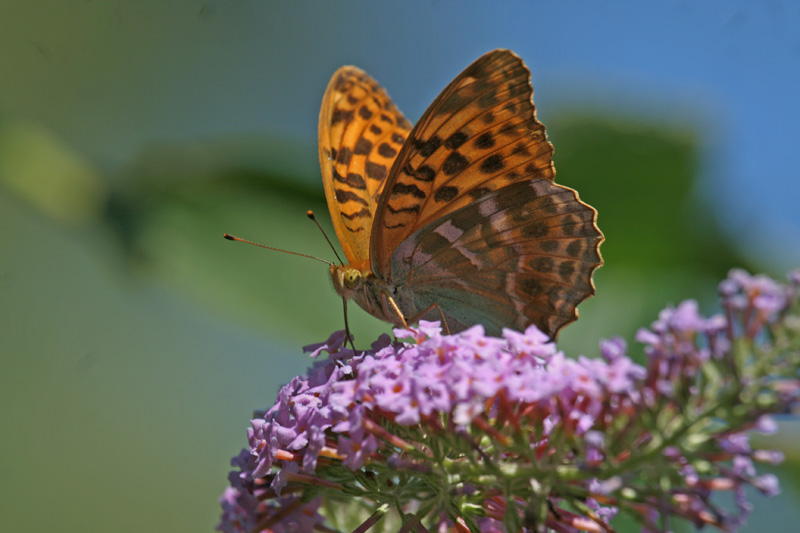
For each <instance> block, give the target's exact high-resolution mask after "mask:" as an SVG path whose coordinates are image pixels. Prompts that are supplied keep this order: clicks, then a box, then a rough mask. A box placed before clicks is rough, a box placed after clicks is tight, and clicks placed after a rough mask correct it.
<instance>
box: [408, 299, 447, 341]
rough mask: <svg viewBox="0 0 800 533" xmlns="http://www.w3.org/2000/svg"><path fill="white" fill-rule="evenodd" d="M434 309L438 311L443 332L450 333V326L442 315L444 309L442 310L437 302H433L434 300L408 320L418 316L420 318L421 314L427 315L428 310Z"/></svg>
mask: <svg viewBox="0 0 800 533" xmlns="http://www.w3.org/2000/svg"><path fill="white" fill-rule="evenodd" d="M434 309H436V310H437V311H439V317H440V318H441V319H442V327H444V332H445V333H446V334H447V335H450V327H449V326H448V325H447V319H446V318H445V317H444V311H442V308H441V307H439V304H438V303H435V302H434V303H432V304H431V305H429V306H428V308H427V309H425V310H424V311H421V312H419V313H417V314H416V315H414V316H413V317H411V320H409V322H416V321H418V320H419V319H420V318H422V317H423V316H425V315H427V314H428V313H429V312H430V311H433V310H434Z"/></svg>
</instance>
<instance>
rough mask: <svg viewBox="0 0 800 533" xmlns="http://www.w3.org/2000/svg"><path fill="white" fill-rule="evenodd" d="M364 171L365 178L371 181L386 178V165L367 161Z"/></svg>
mask: <svg viewBox="0 0 800 533" xmlns="http://www.w3.org/2000/svg"><path fill="white" fill-rule="evenodd" d="M364 170H365V171H366V173H367V177H368V178H370V179H373V180H382V179H383V178H385V177H386V165H379V164H378V163H373V162H372V161H367V163H366V165H365V167H364Z"/></svg>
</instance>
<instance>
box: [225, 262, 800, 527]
mask: <svg viewBox="0 0 800 533" xmlns="http://www.w3.org/2000/svg"><path fill="white" fill-rule="evenodd" d="M790 280H791V282H790V284H789V285H782V284H779V283H776V282H775V281H773V280H771V279H770V278H767V277H764V276H750V275H749V274H747V273H745V272H743V271H733V272H731V274H730V276H729V277H728V279H726V280H725V281H724V282H723V283H722V284H721V286H720V293H721V295H722V304H723V310H724V314H723V315H717V316H714V317H711V318H705V317H703V316H701V315H700V314H699V312H698V306H697V304H696V303H695V302H693V301H687V302H683V303H682V304H680V305H679V306H678V307H676V308H670V309H666V310H664V311H662V313H661V314H660V315H659V318H658V320H657V321H656V322H654V323H653V325H652V326H651V328H649V329H643V330H640V331H639V333H638V334H637V337H636V338H637V340H638V341H639V342H641V343H643V344H644V348H645V354H646V357H647V363H646V365H645V366H640V365H637V364H635V363H634V362H633V361H632V360H631V359H630V358H628V356H627V355H626V352H627V346H626V343H625V342H624V341H623V340H622V339H612V340H608V341H603V342H601V345H600V355H601V356H602V357H601V358H596V359H591V358H586V357H579V358H577V359H570V358H567V357H565V356H564V354H563V353H561V352H559V351H558V350H557V349H556V346H555V344H553V343H552V342H550V340H549V339H548V337H547V336H546V335H544V334H543V333H541V332H540V331H539V330H538V329H536V328H535V327H533V326H532V327H530V328H528V329H527V330H526V331H525V332H524V333H519V332H515V331H511V330H505V331H504V333H503V337H502V338H494V337H488V336H486V335H484V332H483V328H482V327H481V326H475V327H473V328H471V329H468V330H466V331H464V332H462V333H460V334H458V335H443V334H442V330H441V327H440V326H439V324H438V323H428V322H421V323H420V324H419V326H418V327H417V328H415V329H408V330H402V329H398V330H395V336H396V338H397V339H400V340H396V341H392V340H391V339H390V338H389V337H388V336H383V337H382V338H381V339H379V340H378V341H377V342H376V343H375V344H374V345H373V346H372V349H371V350H368V351H365V352H358V353H354V352H353V351H352V350H349V349H347V348H346V347H345V341H346V339H345V335H344V333H343V332H338V333H335V334H334V335H332V336H331V338H330V339H328V341H327V342H325V343H323V344H319V345H314V346H309V347H307V349H306V350H307V351H309V352H311V355H312V357H315V358H318V357H319V356H320V355H321V354H322V353H323V352H325V353H327V354H328V357H327V358H325V359H322V360H318V361H315V363H314V364H313V366H312V367H311V368H310V369H309V371H308V372H307V374H306V375H304V376H300V377H297V378H295V379H293V380H292V381H291V382H290V383H289V384H287V385H286V386H284V387H283V388H282V389H281V391H280V393H279V394H278V399H277V401H276V403H275V405H273V406H272V407H271V408H270V409H269V410H268V411H266V412H265V413H261V414H258V415H257V416H256V418H255V419H254V420H252V421H251V426H252V427H251V428H250V429H249V431H248V440H249V446H248V447H247V448H246V449H244V450H243V451H242V452H241V453H240V454H239V455H238V456H237V457H235V458H234V459H233V466H234V467H236V469H237V470H235V471H234V472H232V473H231V475H230V484H231V487H230V488H229V489H227V490H226V492H225V494H224V495H223V497H222V498H221V500H220V501H221V504H222V507H223V515H222V520H221V523H220V525H219V526H218V529H219V530H221V531H226V532H260V531H274V532H281V531H314V530H318V531H331V529H330V528H331V527H332V528H336V529H338V530H357V531H367V530H369V529H370V528H371V527H372V526H373V525H375V524H377V523H378V522H380V523H381V527H382V528H383V529H382V530H402V531H427V529H426V528H434V529H436V530H437V531H448V530H452V531H462V532H466V531H542V530H546V529H549V530H552V531H558V532H570V531H596V532H604V531H611V526H610V521H611V519H612V518H613V517H614V515H615V514H617V513H618V512H622V513H625V514H628V515H631V516H633V517H635V518H636V519H638V520H639V521H640V522H641V523H642V524H643V526H644V529H645V531H665V530H669V529H671V525H670V524H671V522H670V521H671V520H674V519H675V518H681V519H685V520H688V521H690V522H691V523H694V524H695V525H697V526H702V525H713V526H717V527H719V528H721V529H723V530H734V529H736V528H737V527H738V526H739V525H740V524H741V523H742V522H743V520H744V518H745V517H746V515H747V512H748V511H749V509H750V504H749V503H748V502H747V501H746V500H745V498H744V488H745V487H747V486H752V487H755V488H756V489H758V490H759V491H761V492H762V493H764V494H768V495H772V494H775V493H777V490H778V489H777V483H776V480H775V478H774V477H772V476H769V475H761V476H759V475H758V474H757V473H756V470H755V466H754V464H755V462H759V461H760V462H769V463H778V462H780V461H781V459H782V457H781V455H780V453H778V452H774V451H769V450H757V449H753V448H752V447H751V446H750V444H749V441H748V435H747V433H746V431H747V430H749V429H757V430H760V431H762V432H769V431H773V430H774V423H773V422H772V420H771V419H770V417H769V415H770V414H774V413H780V412H783V411H785V410H787V409H789V408H790V407H791V406H792V404H793V403H794V402H796V401H797V399H798V392H799V391H800V382H799V381H798V368H800V335H798V333H800V319H798V316H797V302H798V294H799V293H800V291H798V287H799V286H800V276H798V275H796V274H793V275H792V276H791V277H790ZM723 490H724V491H733V493H734V495H735V501H736V509H735V511H734V512H731V511H729V510H725V509H723V508H721V507H719V506H718V505H717V504H716V503H715V502H714V501H713V499H712V496H713V494H714V493H716V492H718V491H723Z"/></svg>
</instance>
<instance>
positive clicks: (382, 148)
mask: <svg viewBox="0 0 800 533" xmlns="http://www.w3.org/2000/svg"><path fill="white" fill-rule="evenodd" d="M378 154H379V155H381V156H382V157H386V158H392V157H394V156H396V155H397V150H395V149H394V148H392V147H391V146H389V144H388V143H381V144H380V145H379V146H378Z"/></svg>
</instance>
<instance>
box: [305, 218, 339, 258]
mask: <svg viewBox="0 0 800 533" xmlns="http://www.w3.org/2000/svg"><path fill="white" fill-rule="evenodd" d="M306 215H307V216H308V218H310V219H311V220H313V221H314V224H316V225H317V227H318V228H319V230H320V231H321V232H322V235H323V236H324V237H325V240H326V241H328V244H330V245H331V250H333V255H335V256H336V259H338V260H339V263H341V264H342V265H344V261H342V258H341V257H339V253H338V252H337V251H336V247H335V246H333V243H332V242H331V240H330V239H329V238H328V234H327V233H325V230H324V229H322V225H320V223H319V220H317V217H315V216H314V212H313V211H311V210H310V209H309V210H308V213H306Z"/></svg>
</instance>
